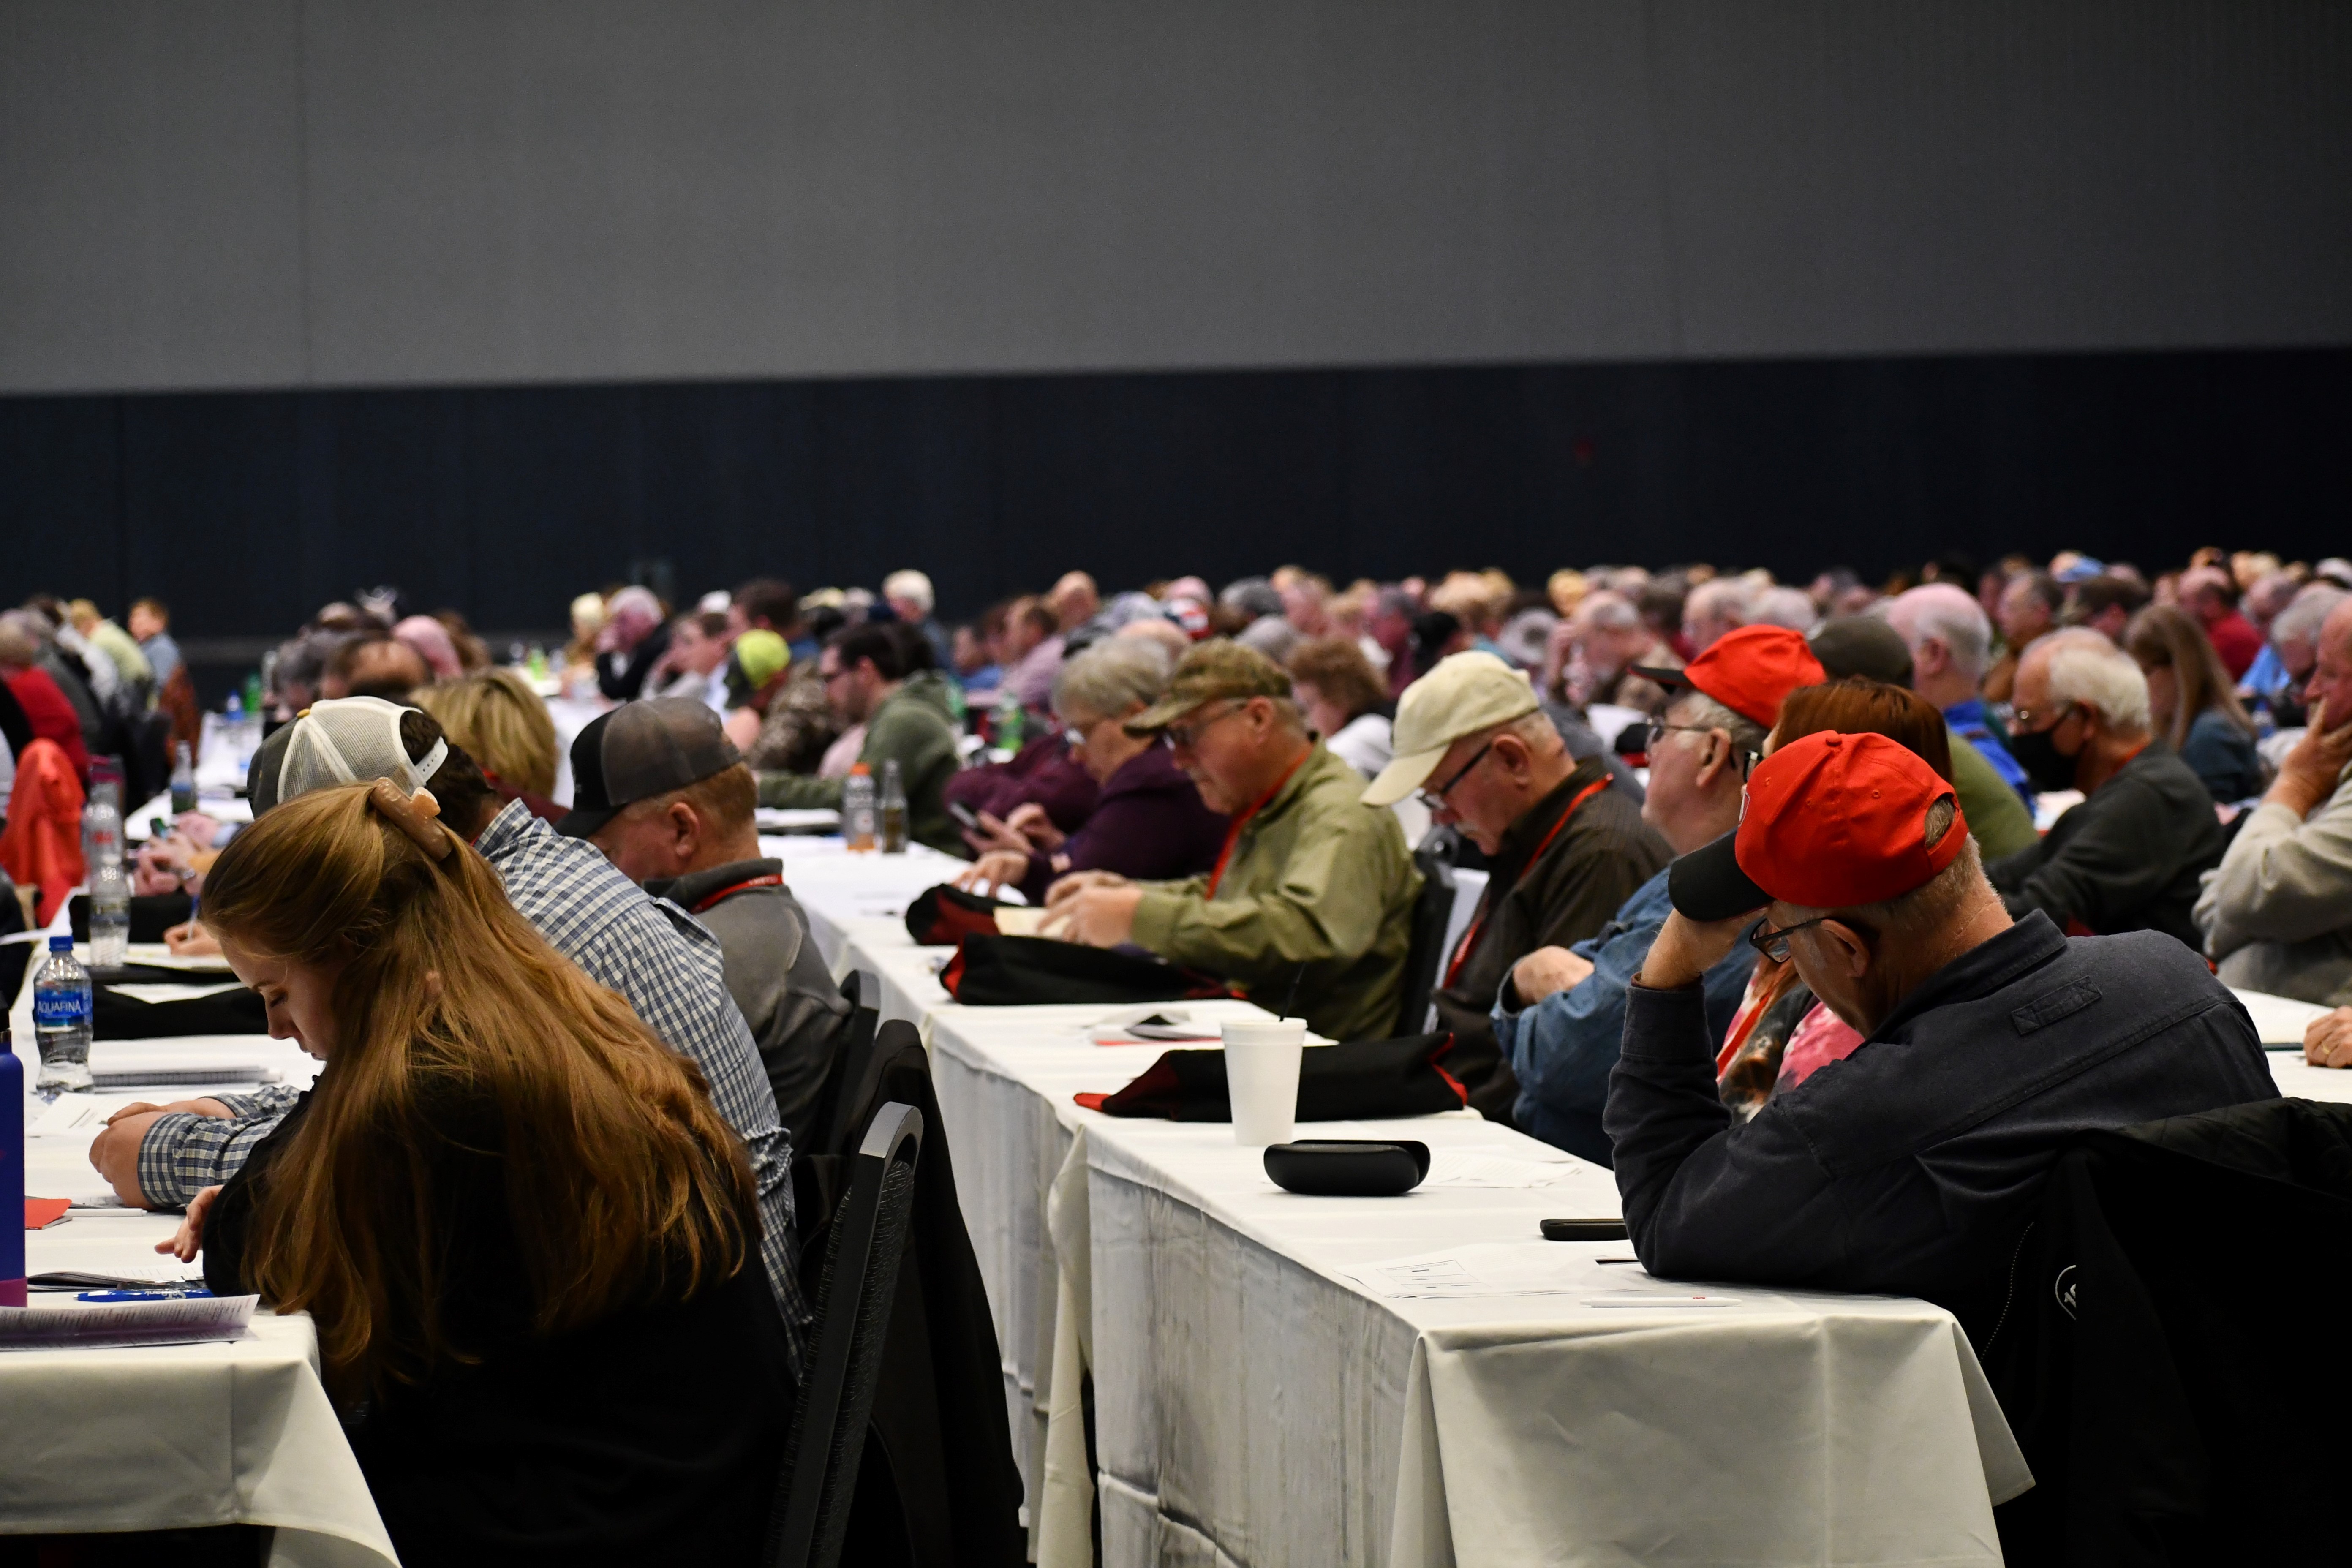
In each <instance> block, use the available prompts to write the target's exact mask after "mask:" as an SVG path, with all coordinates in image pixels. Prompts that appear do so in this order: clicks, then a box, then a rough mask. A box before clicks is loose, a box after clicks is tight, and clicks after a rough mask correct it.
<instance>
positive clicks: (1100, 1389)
mask: <svg viewBox="0 0 2352 1568" xmlns="http://www.w3.org/2000/svg"><path fill="white" fill-rule="evenodd" d="M772 852H774V853H781V854H782V855H784V857H785V858H786V876H787V880H788V881H789V882H790V883H791V884H792V886H793V889H794V890H795V891H796V892H797V893H798V894H799V896H800V898H801V900H802V902H803V905H804V906H805V907H807V909H808V910H809V911H810V915H811V920H812V923H813V925H814V928H815V936H816V940H817V941H818V942H819V944H820V947H821V950H822V951H824V953H825V954H826V956H827V958H828V960H829V961H830V962H831V963H833V964H834V967H835V971H836V973H849V972H851V971H857V972H861V973H865V974H868V975H871V976H873V977H874V979H875V980H876V981H877V989H878V992H879V997H880V1005H881V1007H882V1010H883V1012H884V1014H885V1015H886V1016H895V1017H901V1018H906V1019H908V1020H909V1021H911V1022H913V1023H914V1024H916V1025H917V1026H918V1027H919V1030H920V1032H921V1033H922V1035H923V1037H925V1039H926V1040H927V1041H928V1043H929V1047H930V1049H931V1058H932V1074H933V1079H934V1083H935V1086H936V1088H937V1091H938V1094H939V1099H940V1114H941V1117H942V1119H943V1121H945V1123H946V1131H947V1132H948V1135H949V1138H950V1143H951V1146H952V1149H953V1153H954V1158H955V1162H956V1172H957V1184H958V1189H959V1194H960V1196H961V1201H962V1204H963V1206H964V1214H965V1221H966V1224H967V1225H968V1226H969V1227H970V1228H971V1232H972V1236H973V1242H974V1246H975V1248H976V1249H977V1251H978V1253H979V1256H980V1261H981V1268H982V1273H983V1275H984V1277H985V1279H986V1281H987V1288H988V1292H989V1299H990V1304H991V1308H992V1311H993V1312H994V1315H995V1318H996V1324H997V1329H998V1334H999V1338H1000V1341H1001V1342H1002V1346H1003V1360H1004V1377H1005V1384H1006V1397H1007V1400H1008V1405H1009V1407H1010V1409H1011V1411H1012V1414H1013V1421H1014V1433H1015V1438H1016V1447H1017V1448H1019V1449H1020V1450H1022V1452H1021V1458H1022V1461H1023V1468H1024V1478H1025V1479H1026V1481H1027V1486H1028V1496H1029V1500H1030V1508H1031V1527H1032V1530H1033V1535H1034V1545H1035V1549H1036V1554H1037V1560H1038V1561H1039V1562H1040V1563H1043V1564H1051V1565H1054V1568H1061V1565H1065V1564H1076V1563H1086V1562H1087V1561H1089V1556H1090V1551H1091V1544H1090V1542H1089V1539H1088V1528H1087V1526H1088V1512H1089V1509H1090V1507H1092V1506H1097V1505H1098V1506H1099V1510H1100V1520H1101V1535H1102V1544H1103V1554H1104V1556H1105V1558H1106V1559H1107V1560H1108V1562H1109V1563H1119V1564H1127V1563H1201V1564H1204V1565H1206V1564H1228V1563H1230V1564H1277V1563H1279V1564H1290V1563H1349V1564H1353V1563H1390V1564H1397V1565H1401V1568H1402V1565H1405V1564H1439V1563H1538V1562H1541V1563H1561V1562H1598V1561H1611V1562H1621V1561H1631V1560H1642V1561H1656V1560H1671V1561H1682V1562H1693V1563H1698V1562H1738V1563H1916V1562H1922V1561H1936V1562H1939V1563H1940V1562H1949V1563H1962V1562H1997V1561H1999V1557H2000V1549H1999V1544H1998V1541H1997V1538H1996V1534H1995V1531H1994V1527H1993V1522H1992V1514H1991V1509H1992V1505H1993V1503H1994V1502H1995V1501H1998V1500H2002V1499H2005V1498H2007V1497H2009V1496H2011V1495H2014V1494H2015V1493H2016V1492H2018V1491H2020V1490H2021V1489H2024V1488H2025V1487H2026V1486H2027V1485H2028V1484H2030V1478H2029V1477H2028V1475H2027V1473H2026V1470H2025V1467H2024V1464H2023V1461H2022V1459H2021V1456H2020V1455H2019V1453H2018V1451H2017V1447H2016V1445H2015V1443H2014V1442H2013V1440H2012V1439H2011V1436H2010V1434H2009V1430H2008V1427H2007V1426H2006V1425H2005V1424H2004V1423H2003V1422H2002V1420H2001V1417H2000V1412H1999V1409H1998V1407H1997V1405H1995V1403H1994V1401H1993V1398H1992V1395H1991V1393H1990V1389H1989V1387H1988V1386H1987V1384H1986V1383H1985V1380H1984V1377H1983V1374H1982V1372H1981V1370H1980V1369H1979V1366H1978V1364H1977V1362H1976V1358H1975V1356H1974V1353H1973V1352H1972V1351H1971V1350H1970V1348H1969V1344H1968V1342H1967V1341H1966V1339H1965V1338H1964V1337H1963V1336H1962V1335H1961V1333H1960V1331H1959V1329H1958V1325H1957V1323H1956V1322H1955V1321H1953V1320H1952V1318H1951V1317H1950V1316H1949V1314H1948V1313H1946V1312H1944V1311H1943V1310H1941V1309H1939V1308H1936V1307H1932V1306H1929V1305H1927V1304H1926V1303H1923V1302H1919V1301H1913V1300H1891V1299H1884V1298H1860V1297H1840V1296H1827V1295H1816V1294H1808V1293H1802V1292H1791V1291H1778V1290H1760V1289H1752V1288H1746V1287H1742V1288H1738V1289H1732V1290H1730V1291H1728V1292H1718V1291H1712V1290H1694V1289H1693V1288H1692V1287H1689V1286H1687V1285H1681V1284H1671V1283H1667V1282H1663V1281H1657V1280H1653V1279H1650V1278H1649V1277H1648V1276H1646V1275H1645V1274H1643V1272H1642V1270H1641V1268H1640V1267H1639V1265H1638V1264H1637V1263H1635V1262H1633V1260H1632V1258H1631V1257H1630V1248H1629V1247H1627V1246H1626V1244H1624V1243H1622V1242H1615V1243H1591V1244H1576V1243H1552V1242H1546V1241H1543V1240H1541V1239H1539V1237H1538V1230H1537V1222H1538V1220H1540V1219H1542V1218H1544V1217H1547V1216H1549V1215H1613V1214H1615V1213H1616V1212H1617V1210H1616V1202H1617V1198H1616V1192H1615V1187H1614V1184H1613V1182H1612V1179H1611V1177H1610V1176H1609V1174H1608V1173H1607V1172H1605V1171H1603V1170H1601V1168H1600V1167H1598V1166H1593V1165H1590V1164H1587V1163H1582V1162H1580V1161H1577V1160H1574V1159H1572V1158H1571V1157H1570V1156H1568V1155H1565V1154H1562V1153H1560V1152H1558V1151H1556V1150H1553V1149H1550V1148H1549V1147H1547V1146H1545V1145H1543V1144H1540V1143H1538V1142H1534V1141H1533V1140H1530V1139H1528V1138H1525V1137H1523V1136H1521V1135H1520V1134H1518V1133H1516V1132H1513V1131H1508V1130H1506V1129H1503V1128H1500V1127H1496V1126H1494V1125H1492V1124H1490V1123H1487V1122H1486V1121H1481V1120H1479V1119H1477V1118H1476V1117H1475V1116H1472V1115H1469V1114H1468V1113H1466V1112H1465V1113H1461V1114H1459V1115H1456V1116H1450V1117H1428V1118H1419V1119H1414V1120H1412V1121H1388V1122H1380V1123H1368V1124H1353V1125H1318V1126H1316V1127H1315V1128H1314V1129H1313V1131H1314V1132H1315V1133H1316V1135H1318V1136H1339V1137H1345V1136H1378V1137H1406V1138H1416V1139H1419V1140H1421V1141H1423V1142H1426V1143H1428V1144H1429V1145H1430V1146H1431V1148H1432V1150H1433V1155H1434V1159H1433V1165H1432V1169H1431V1173H1430V1178H1429V1180H1428V1181H1427V1182H1426V1183H1424V1184H1423V1186H1422V1187H1421V1188H1419V1189H1417V1190H1416V1191H1415V1192H1413V1193H1412V1194H1408V1195H1407V1196H1405V1197H1403V1198H1398V1199H1385V1200H1344V1199H1313V1198H1304V1197H1299V1196H1296V1195H1294V1194H1287V1193H1285V1192H1283V1191H1281V1190H1280V1189H1278V1188H1276V1186H1275V1185H1274V1184H1272V1183H1271V1182H1270V1181H1268V1180H1267V1179H1266V1177H1265V1174H1264V1172H1263V1169H1262V1166H1261V1163H1260V1159H1259V1155H1258V1152H1256V1151H1255V1150H1250V1149H1244V1148H1239V1147H1236V1146H1235V1145H1234V1142H1233V1136H1232V1132H1231V1130H1230V1129H1229V1128H1228V1127H1226V1126H1224V1125H1222V1124H1218V1125H1210V1124H1200V1123H1191V1124H1186V1123H1174V1122H1166V1121H1123V1120H1120V1119H1118V1118H1113V1117H1108V1116H1104V1115H1102V1114H1100V1113H1097V1112H1094V1111H1089V1110H1083V1109H1081V1108H1080V1107H1079V1106H1078V1105H1077V1104H1076V1102H1075V1100H1074V1099H1073V1096H1074V1095H1075V1094H1076V1093H1077V1092H1080V1091H1082V1090H1088V1089H1094V1090H1102V1089H1116V1088H1118V1086H1119V1085H1120V1084H1122V1083H1124V1082H1126V1081H1127V1080H1128V1079H1130V1078H1132V1077H1133V1076H1134V1075H1135V1074H1136V1073H1138V1072H1139V1071H1140V1070H1141V1069H1142V1068H1144V1067H1145V1066H1147V1065H1148V1064H1149V1063H1150V1061H1151V1060H1152V1059H1153V1058H1154V1056H1155V1055H1156V1053H1157V1052H1158V1051H1159V1050H1160V1049H1162V1048H1165V1047H1161V1046H1157V1045H1097V1044H1094V1043H1091V1042H1090V1040H1089V1038H1088V1037H1087V1026H1089V1025H1091V1024H1096V1023H1098V1022H1101V1021H1103V1020H1104V1019H1105V1018H1106V1016H1107V1015H1110V1014H1112V1013H1114V1012H1115V1011H1116V1010H1114V1009H1107V1008H1102V1007H1034V1008H979V1007H968V1006H962V1005H957V1004H955V1003H953V1002H952V1001H950V999H949V998H948V997H947V995H946V993H945V992H944V990H942V989H941V988H940V984H939V983H938V980H937V977H936V973H935V969H936V966H937V965H938V963H940V961H941V960H942V959H943V958H944V957H945V955H946V951H947V950H944V949H923V948H919V947H917V946H915V945H914V943H913V942H911V940H910V939H909V938H908V935H907V933H906V931H905V930H904V928H903V924H902V923H901V921H900V920H899V918H898V916H899V913H900V911H901V910H903V907H904V904H905V902H906V900H908V898H910V897H911V896H912V895H913V894H914V893H916V892H917V891H919V890H920V889H921V888H923V887H925V886H928V885H929V884H930V883H931V882H933V881H935V880H938V879H939V878H940V874H941V873H942V872H944V871H945V870H946V869H947V868H946V867H945V866H944V865H941V864H940V863H937V862H929V863H927V862H925V861H924V860H922V859H921V858H913V859H908V860H905V861H897V860H890V859H883V858H872V857H855V858H844V857H837V856H831V855H827V854H824V853H823V852H821V851H818V850H816V848H815V847H814V846H806V847H803V854H802V855H801V856H800V857H799V858H794V857H793V852H792V847H791V846H788V845H782V844H778V845H774V846H772ZM1187 1006H1188V1009H1189V1011H1190V1012H1191V1013H1192V1018H1193V1020H1194V1021H1196V1022H1200V1023H1202V1024H1204V1025H1205V1024H1208V1023H1211V1022H1213V1020H1214V1019H1215V1018H1217V1017H1219V1016H1228V1010H1229V1009H1233V1008H1238V1007H1242V1006H1244V1005H1242V1004H1217V1005H1199V1004H1192V1005H1187ZM1694 1296H1705V1297H1706V1298H1709V1300H1708V1301H1707V1303H1706V1304H1704V1305H1702V1304H1700V1303H1698V1302H1697V1301H1695V1300H1692V1298H1693V1297H1694ZM1646 1297H1659V1298H1665V1299H1666V1300H1643V1298H1646ZM1081 1373H1089V1374H1090V1375H1091V1379H1092V1384H1093V1394H1094V1408H1095V1416H1096V1428H1097V1433H1096V1435H1097V1471H1096V1473H1092V1474H1090V1473H1089V1467H1088V1465H1087V1458H1086V1449H1085V1444H1084V1439H1083V1434H1082V1429H1081V1425H1080V1421H1079V1418H1078V1410H1079V1389H1078V1388H1077V1387H1076V1386H1073V1384H1076V1383H1077V1382H1078V1381H1079V1379H1080V1375H1081Z"/></svg>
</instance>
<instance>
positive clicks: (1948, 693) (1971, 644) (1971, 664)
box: [1886, 583, 2033, 811]
mask: <svg viewBox="0 0 2352 1568" xmlns="http://www.w3.org/2000/svg"><path fill="white" fill-rule="evenodd" d="M1886 624H1887V625H1888V626H1893V627H1894V628H1895V630H1896V631H1898V632H1900V633H1901V634H1902V635H1903V641H1904V644H1905V646H1906V647H1909V648H1910V650H1911V689H1912V690H1914V691H1916V692H1917V693H1918V694H1919V695H1920V696H1922V697H1924V698H1926V699H1927V700H1928V701H1930V702H1932V703H1934V704H1935V705H1936V706H1937V707H1938V708H1940V709H1942V710H1943V711H1944V722H1945V723H1947V724H1948V725H1950V726H1951V728H1952V733H1954V734H1956V735H1958V736H1959V737H1961V738H1962V739H1963V740H1965V741H1967V742H1968V743H1969V745H1971V746H1974V747H1975V748H1976V749H1977V752H1978V754H1979V755H1980V756H1982V757H1983V758H1984V760H1985V761H1986V762H1988V763H1991V764H1992V770H1993V772H1995V773H1999V774H2000V777H2001V782H2002V783H2003V784H2007V785H2009V787H2010V788H2011V789H2013V790H2015V791H2016V792H2017V793H2018V794H2019V795H2021V797H2023V799H2024V801H2025V808H2026V809H2027V810H2028V811H2031V810H2032V809H2033V786H2032V784H2030V783H2028V782H2027V781H2026V777H2025V770H2024V769H2023V768H2021V767H2020V766H2019V765H2018V763H2017V759H2016V758H2015V757H2012V756H2011V755H2010V754H2009V748H2008V747H2007V746H2005V745H2003V744H2002V743H2001V739H2000V736H1999V735H1996V734H1994V733H1993V729H1992V719H1991V716H1990V714H1989V713H1988V712H1987V711H1986V710H1985V705H1984V699H1983V698H1982V697H1981V696H1979V694H1978V687H1979V685H1980V684H1981V683H1982V682H1983V680H1984V673H1985V664H1986V661H1987V660H1988V659H1990V658H1991V656H1992V620H1991V617H1990V616H1987V615H1986V614H1985V613H1984V606H1983V605H1979V604H1978V603H1977V601H1976V596H1975V595H1972V594H1970V593H1969V592H1968V591H1967V590H1966V589H1964V588H1960V587H1957V586H1955V585H1954V584H1949V583H1929V584H1925V585H1923V586H1921V587H1917V588H1914V589H1912V590H1911V591H1910V592H1908V593H1906V594H1901V595H1896V596H1895V598H1894V599H1893V600H1892V601H1890V602H1889V603H1888V605H1887V606H1886Z"/></svg>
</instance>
